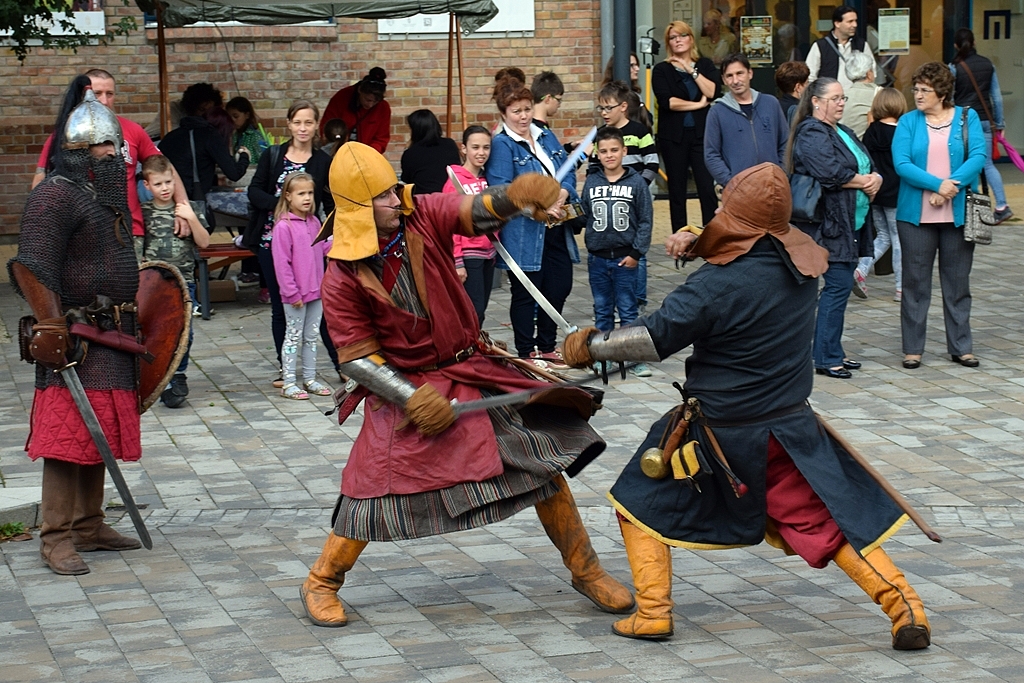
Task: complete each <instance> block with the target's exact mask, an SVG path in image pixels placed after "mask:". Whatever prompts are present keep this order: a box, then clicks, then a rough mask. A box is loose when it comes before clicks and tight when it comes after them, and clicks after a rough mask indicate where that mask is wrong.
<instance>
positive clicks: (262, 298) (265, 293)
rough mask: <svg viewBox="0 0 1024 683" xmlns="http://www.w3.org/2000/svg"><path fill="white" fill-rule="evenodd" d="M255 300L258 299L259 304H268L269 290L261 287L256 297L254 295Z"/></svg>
mask: <svg viewBox="0 0 1024 683" xmlns="http://www.w3.org/2000/svg"><path fill="white" fill-rule="evenodd" d="M256 301H259V302H260V303H261V304H269V303H270V290H269V289H267V288H266V287H264V288H263V289H261V290H260V295H259V296H258V297H256Z"/></svg>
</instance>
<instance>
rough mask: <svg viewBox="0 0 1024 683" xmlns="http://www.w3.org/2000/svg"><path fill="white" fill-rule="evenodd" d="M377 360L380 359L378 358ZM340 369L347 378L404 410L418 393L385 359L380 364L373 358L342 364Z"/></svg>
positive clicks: (368, 357) (358, 359)
mask: <svg viewBox="0 0 1024 683" xmlns="http://www.w3.org/2000/svg"><path fill="white" fill-rule="evenodd" d="M377 358H380V357H379V356H377ZM338 369H339V370H340V371H341V372H342V374H344V375H345V376H346V377H349V378H351V379H353V380H355V381H356V382H358V383H359V384H360V385H362V386H364V387H366V388H367V389H369V390H370V391H372V392H373V393H374V394H376V395H377V396H380V397H381V398H382V399H384V400H385V401H388V402H389V403H394V404H395V405H397V406H399V407H400V408H403V409H404V408H405V404H406V403H407V402H408V401H409V399H410V398H412V395H413V394H414V393H415V392H416V385H414V384H413V383H412V382H410V381H409V380H408V379H407V378H406V377H405V376H404V375H402V374H401V373H400V372H398V371H397V370H395V369H394V368H393V367H391V366H390V365H388V364H387V363H385V362H384V361H383V359H381V362H380V363H377V362H375V361H374V360H373V356H367V357H365V358H357V359H356V360H350V361H348V362H345V363H341V364H340V367H339V368H338Z"/></svg>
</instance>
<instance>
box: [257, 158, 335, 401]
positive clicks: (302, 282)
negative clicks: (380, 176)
mask: <svg viewBox="0 0 1024 683" xmlns="http://www.w3.org/2000/svg"><path fill="white" fill-rule="evenodd" d="M313 206H314V198H313V176H311V175H309V174H308V173H292V174H290V175H289V176H288V177H287V178H285V179H284V185H283V186H282V188H281V198H280V199H279V200H278V202H277V208H276V209H275V211H274V239H273V241H272V242H271V249H272V251H273V254H274V273H275V274H276V275H277V283H278V286H279V287H280V290H281V301H282V303H284V317H285V333H284V344H283V345H282V346H281V377H282V379H283V380H284V386H282V387H281V395H282V396H284V397H285V398H293V399H297V400H304V399H308V398H309V393H307V392H311V393H314V394H316V395H317V396H329V395H331V393H332V390H331V388H330V387H328V386H326V385H325V384H322V383H321V382H318V381H317V379H316V342H317V338H318V337H319V335H320V317H321V316H322V315H323V306H321V304H320V282H321V280H323V279H324V255H325V254H326V253H327V250H328V249H329V248H330V241H326V242H323V243H321V244H317V245H315V246H314V245H313V240H314V239H316V236H317V234H318V233H319V232H320V221H319V220H318V219H317V217H316V216H314V215H313V213H312V212H313ZM300 346H301V347H302V378H303V382H302V383H303V386H305V390H303V389H302V387H300V386H298V384H296V376H295V361H296V358H297V357H298V355H299V347H300Z"/></svg>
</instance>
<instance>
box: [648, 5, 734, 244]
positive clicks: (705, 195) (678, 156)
mask: <svg viewBox="0 0 1024 683" xmlns="http://www.w3.org/2000/svg"><path fill="white" fill-rule="evenodd" d="M665 44H666V45H668V59H666V60H665V61H664V62H661V63H659V64H657V65H655V67H654V69H653V70H652V71H651V90H652V91H654V97H655V98H656V99H657V100H658V139H657V142H658V152H659V153H660V154H661V160H662V162H664V164H665V175H666V176H668V202H669V204H668V205H669V213H670V215H671V220H672V232H676V231H677V230H679V229H680V228H683V227H685V226H686V224H687V220H686V173H687V170H690V169H692V171H693V181H694V184H695V185H696V186H697V197H698V198H699V199H700V212H701V225H707V224H708V223H709V222H711V219H712V218H713V217H714V215H715V209H717V208H718V197H717V196H715V180H714V178H712V177H711V173H709V172H708V169H707V167H706V166H705V165H704V123H705V121H706V120H707V117H708V107H709V106H710V105H711V101H712V100H713V99H715V98H716V97H718V94H719V91H720V90H721V87H722V80H721V77H720V76H719V74H718V69H716V68H715V65H714V64H713V63H712V62H711V60H710V59H707V58H706V57H701V56H700V54H699V53H698V52H697V41H696V40H695V39H694V37H693V31H692V30H691V29H690V25H689V24H687V23H686V22H685V21H673V22H672V23H670V24H669V25H668V27H667V28H666V29H665Z"/></svg>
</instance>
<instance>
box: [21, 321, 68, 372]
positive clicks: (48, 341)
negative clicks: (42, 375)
mask: <svg viewBox="0 0 1024 683" xmlns="http://www.w3.org/2000/svg"><path fill="white" fill-rule="evenodd" d="M70 337H71V335H70V334H69V333H68V321H67V320H66V319H65V318H47V319H46V320H40V321H39V322H37V323H36V324H35V325H33V326H32V342H31V344H30V345H29V352H30V353H31V354H32V358H34V359H35V361H36V362H37V363H39V364H40V365H42V366H43V367H44V368H49V369H51V370H57V369H59V368H62V367H64V366H65V365H67V359H66V358H67V352H68V342H69V340H70Z"/></svg>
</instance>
